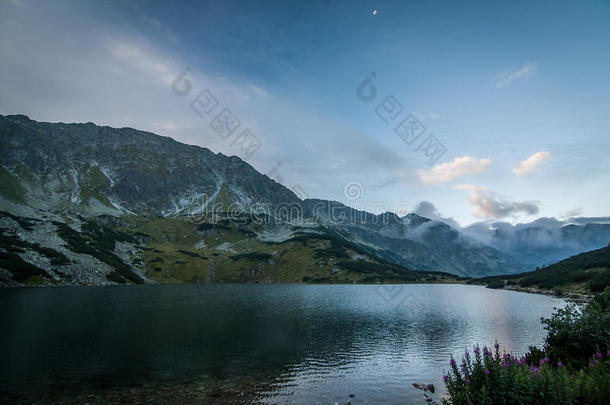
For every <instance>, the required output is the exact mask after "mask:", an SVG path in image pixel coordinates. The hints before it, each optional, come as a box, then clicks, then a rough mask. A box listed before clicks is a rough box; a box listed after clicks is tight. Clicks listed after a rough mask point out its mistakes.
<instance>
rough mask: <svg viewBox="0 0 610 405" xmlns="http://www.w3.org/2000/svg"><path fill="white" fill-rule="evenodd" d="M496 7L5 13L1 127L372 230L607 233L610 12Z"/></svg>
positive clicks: (24, 3)
mask: <svg viewBox="0 0 610 405" xmlns="http://www.w3.org/2000/svg"><path fill="white" fill-rule="evenodd" d="M458 3H459V4H458ZM491 3H492V2H487V1H481V2H454V1H446V2H441V1H433V0H421V1H396V2H394V1H379V2H376V1H333V0H327V1H303V2H296V1H289V2H287V1H277V2H273V1H264V2H263V1H226V0H225V1H217V2H206V1H196V2H186V1H185V2H179V3H170V2H161V1H158V2H156V1H141V2H139V1H102V2H86V1H48V2H38V1H32V0H2V1H0V55H1V63H0V114H4V115H6V114H25V115H28V116H30V118H32V119H36V120H41V121H51V122H59V121H63V122H87V121H92V122H94V123H96V124H99V125H110V126H113V127H123V126H129V127H134V128H137V129H142V130H149V131H152V132H155V133H157V134H160V135H166V136H171V137H173V138H175V139H177V140H179V141H181V142H185V143H189V144H196V145H200V146H204V147H208V148H210V149H211V150H212V151H214V152H222V153H224V154H226V155H238V156H240V157H242V158H244V160H246V161H248V163H250V164H252V165H253V166H254V167H255V168H256V169H257V170H259V171H260V172H262V173H269V174H270V176H271V177H274V178H275V179H276V180H278V181H280V182H281V183H283V184H284V185H286V186H287V187H291V188H293V190H295V191H296V192H297V194H299V195H300V196H301V197H304V196H309V197H312V198H326V199H335V200H338V201H341V202H344V203H347V204H349V205H352V206H355V207H358V208H365V209H368V210H370V211H379V210H391V211H395V212H397V213H399V214H404V213H405V212H407V211H409V210H411V209H413V208H414V207H415V206H416V205H417V204H418V203H419V202H421V201H430V202H431V203H432V204H425V205H423V206H421V207H420V209H422V211H423V210H427V211H426V212H432V211H434V212H436V214H438V215H442V216H443V217H447V218H453V219H455V220H457V221H458V222H459V223H461V224H469V223H472V222H475V221H481V220H489V221H494V220H502V221H508V222H513V223H514V222H524V221H531V220H533V219H535V218H538V217H543V216H554V217H558V218H566V217H569V216H589V217H594V216H605V215H608V214H610V212H609V210H608V201H609V199H610V159H609V156H610V80H609V79H608V72H610V40H609V39H610V3H609V2H608V1H607V0H604V1H599V2H587V1H584V2H565V3H563V2H532V1H524V2H520V1H515V2H505V3H504V4H500V5H499V4H491ZM493 3H495V2H493ZM375 9H376V10H377V13H376V14H375V15H374V14H373V10H375ZM187 67H189V70H188V71H187V72H186V73H187V74H186V76H185V77H186V79H187V81H188V83H190V87H189V86H188V85H187V83H186V81H185V80H183V77H184V76H181V77H178V78H177V76H178V75H180V74H181V72H183V71H185V69H186V68H187ZM373 72H374V77H373V78H372V80H371V81H370V82H369V83H363V81H364V80H365V79H366V78H367V77H369V78H370V77H371V76H370V75H371V73H373ZM173 82H175V86H174V87H172V83H173ZM185 86H187V87H185ZM359 86H360V90H358V89H359ZM204 90H208V92H207V93H205V95H204V96H201V92H202V91H204ZM373 90H374V92H373V93H372V91H373ZM207 95H211V96H212V97H213V99H210V98H205V97H207ZM198 97H199V98H198ZM202 97H203V98H202ZM194 100H197V101H198V102H199V104H197V103H195V104H194V106H195V107H198V108H199V112H200V113H201V115H199V114H198V113H197V112H196V111H195V110H194V109H193V108H192V106H191V104H192V102H193V101H194ZM205 100H214V104H215V103H216V102H217V106H216V108H215V109H214V110H212V111H211V112H210V113H209V114H207V115H206V114H205V113H202V107H201V106H202V105H203V104H202V102H203V101H205ZM208 106H211V104H208ZM225 108H227V109H229V110H230V111H231V112H232V114H233V115H234V117H235V118H237V119H238V120H239V122H240V126H239V128H237V129H236V130H235V132H234V133H232V134H231V135H229V136H228V137H226V138H223V137H221V136H219V134H218V133H216V132H215V131H214V130H213V129H212V128H211V126H210V123H211V121H212V120H213V119H214V118H215V117H216V116H217V115H218V114H219V113H220V112H221V111H222V110H224V109H225ZM414 118H415V119H416V120H417V121H414ZM404 120H406V121H404ZM401 124H404V125H402V126H401ZM407 125H409V126H408V128H409V130H408V131H406V130H404V128H407ZM397 128H398V130H397ZM401 128H402V130H401ZM245 129H248V130H250V131H251V133H252V134H254V136H256V138H257V139H258V140H260V142H261V146H260V148H258V149H257V150H256V151H255V152H254V153H253V154H252V155H249V156H248V150H244V148H242V147H240V145H239V143H237V144H236V143H234V141H235V140H236V139H237V138H238V136H239V134H240V133H241V132H242V131H243V130H245ZM401 131H402V132H401ZM431 136H434V137H433V138H432V137H431ZM431 145H432V146H431ZM242 146H243V145H242ZM250 151H251V150H250ZM435 151H436V152H437V153H433V152H435ZM441 152H444V153H441Z"/></svg>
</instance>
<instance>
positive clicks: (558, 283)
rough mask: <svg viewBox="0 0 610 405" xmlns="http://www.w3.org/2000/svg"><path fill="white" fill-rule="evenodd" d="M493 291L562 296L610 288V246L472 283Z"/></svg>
mask: <svg viewBox="0 0 610 405" xmlns="http://www.w3.org/2000/svg"><path fill="white" fill-rule="evenodd" d="M470 283H473V284H486V285H487V286H488V287H490V288H502V287H504V285H507V286H509V287H513V288H519V287H521V288H537V289H542V290H555V291H561V292H575V293H589V292H599V291H602V290H603V289H604V288H605V287H606V286H608V285H610V246H608V247H605V248H601V249H597V250H592V251H590V252H585V253H581V254H579V255H576V256H572V257H570V258H567V259H564V260H562V261H560V262H557V263H555V264H552V265H550V266H547V267H543V268H541V269H537V270H535V271H530V272H526V273H520V274H513V275H510V276H508V275H507V276H494V277H484V278H479V279H473V280H471V281H470Z"/></svg>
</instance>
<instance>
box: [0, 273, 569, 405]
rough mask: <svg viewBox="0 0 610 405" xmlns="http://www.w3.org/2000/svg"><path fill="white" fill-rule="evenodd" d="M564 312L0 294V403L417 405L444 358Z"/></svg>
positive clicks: (70, 291)
mask: <svg viewBox="0 0 610 405" xmlns="http://www.w3.org/2000/svg"><path fill="white" fill-rule="evenodd" d="M563 304H564V303H563V301H562V300H560V299H557V298H552V297H548V296H542V295H534V294H526V293H519V292H511V291H502V290H490V289H485V288H482V287H476V286H466V285H393V286H385V285H278V284H273V285H244V284H241V285H235V284H234V285H144V286H117V287H70V288H31V289H2V290H0V305H1V308H2V311H1V313H0V358H1V359H2V360H1V362H0V395H4V396H5V397H7V396H8V395H27V396H28V398H32V397H35V398H39V399H40V398H45V396H46V397H52V398H57V397H60V398H63V397H67V398H70V396H76V395H79V394H81V393H85V394H86V393H88V392H98V391H104V390H107V389H116V388H122V387H128V388H130V389H137V388H138V387H142V386H144V385H146V386H151V385H153V386H155V385H158V386H159V387H160V386H163V387H172V386H174V385H175V386H181V387H183V388H182V389H184V387H185V386H186V387H188V384H189V383H190V382H193V381H215V382H218V381H220V382H222V381H227V382H228V384H229V385H230V384H232V381H240V380H244V381H250V382H252V383H250V384H249V385H247V387H248V390H250V391H251V392H248V393H246V394H247V395H245V396H244V397H243V401H252V400H255V401H256V402H262V403H295V404H314V403H320V404H334V403H335V402H337V403H346V402H347V401H348V400H351V403H352V404H364V403H424V402H423V397H422V395H421V392H419V391H417V390H415V389H414V388H413V387H412V386H411V384H412V383H413V382H416V381H418V382H425V383H434V384H436V385H437V386H439V387H442V375H443V370H444V369H445V370H446V369H447V365H448V360H449V356H450V355H451V354H454V355H455V356H456V357H457V358H458V359H459V358H461V356H462V353H463V351H464V348H465V347H471V346H472V345H474V344H475V343H480V344H487V345H491V344H493V342H494V340H496V339H497V340H498V342H499V343H500V344H501V345H502V347H503V348H505V349H506V350H507V351H512V352H513V353H523V352H525V351H526V350H527V348H528V346H529V345H540V344H541V343H542V341H543V338H544V336H545V331H544V329H543V328H542V325H541V324H540V317H541V316H549V315H550V314H551V313H552V311H553V307H556V306H562V305H563ZM185 384H187V385H185ZM239 389H243V387H240V388H239ZM187 390H188V388H187ZM238 391H239V390H236V391H235V392H236V394H235V395H232V396H231V397H235V396H237V395H242V394H241V393H239V394H237V392H238ZM350 394H352V395H354V398H350V397H349V395H350ZM232 399H234V398H232Z"/></svg>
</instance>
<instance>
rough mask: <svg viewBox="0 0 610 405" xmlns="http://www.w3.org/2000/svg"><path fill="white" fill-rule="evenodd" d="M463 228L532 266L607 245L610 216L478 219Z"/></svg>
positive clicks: (472, 235) (481, 240)
mask: <svg viewBox="0 0 610 405" xmlns="http://www.w3.org/2000/svg"><path fill="white" fill-rule="evenodd" d="M462 231H463V233H464V234H466V235H468V236H470V237H472V238H474V239H477V240H478V241H480V242H481V243H485V244H487V245H489V246H492V247H494V248H495V249H497V250H499V251H501V252H504V253H506V254H509V255H511V256H513V257H516V258H518V260H519V261H520V262H521V263H523V264H524V265H527V266H529V267H530V268H533V267H536V266H543V265H547V264H551V263H554V262H557V261H558V260H561V259H563V258H566V257H569V256H572V255H575V254H578V253H581V252H586V251H589V250H593V249H599V248H601V247H604V246H607V245H608V243H610V218H571V219H569V220H566V221H559V220H557V219H555V218H539V219H537V220H535V221H533V222H530V223H525V224H517V225H512V224H509V223H506V222H497V223H492V224H481V223H479V224H474V225H471V226H469V227H467V228H464V229H463V230H462Z"/></svg>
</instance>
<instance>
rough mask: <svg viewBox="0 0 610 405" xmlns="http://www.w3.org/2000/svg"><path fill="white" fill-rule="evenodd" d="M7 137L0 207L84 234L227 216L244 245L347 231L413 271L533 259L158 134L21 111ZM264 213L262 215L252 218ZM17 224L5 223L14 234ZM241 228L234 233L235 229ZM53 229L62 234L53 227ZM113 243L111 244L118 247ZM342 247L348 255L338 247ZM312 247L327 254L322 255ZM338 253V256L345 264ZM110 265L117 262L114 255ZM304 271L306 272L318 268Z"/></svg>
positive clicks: (517, 267)
mask: <svg viewBox="0 0 610 405" xmlns="http://www.w3.org/2000/svg"><path fill="white" fill-rule="evenodd" d="M0 140H1V141H2V142H3V144H4V145H6V146H5V151H4V152H3V154H2V156H0V179H2V184H3V185H2V186H1V187H0V197H1V198H0V209H2V210H4V211H6V212H7V213H10V214H11V215H18V216H19V215H21V216H22V217H27V216H28V215H29V216H32V215H33V216H35V217H38V218H39V219H42V220H43V221H51V220H52V221H55V222H62V221H63V222H66V223H68V222H72V224H69V225H70V226H72V227H73V228H74V229H75V230H76V231H79V232H80V229H79V226H82V225H83V224H87V223H88V221H90V220H91V219H92V218H96V217H100V216H102V217H103V216H115V217H122V216H127V217H142V218H148V221H149V222H154V221H155V218H166V219H167V220H166V223H163V224H162V226H170V225H169V224H170V223H171V224H173V225H171V226H174V227H175V228H176V229H181V231H183V232H198V231H197V230H196V229H195V230H193V229H194V228H191V227H188V226H183V225H180V224H178V223H179V222H180V221H186V223H199V224H203V223H208V224H209V223H213V224H218V220H221V221H225V222H224V223H225V225H226V224H227V221H228V222H229V225H231V226H234V227H235V229H241V231H242V235H248V237H249V238H250V241H248V242H247V243H246V242H244V241H240V242H239V243H242V242H243V245H244V246H246V245H247V246H249V247H250V248H254V247H256V249H258V250H260V249H262V250H265V249H264V248H263V246H261V245H260V244H259V243H258V242H256V241H263V242H264V241H267V242H265V243H283V242H284V241H286V240H291V239H292V238H295V237H297V238H298V237H307V238H312V237H314V235H325V236H324V238H326V239H324V240H325V242H324V243H325V244H329V243H330V244H331V247H332V246H334V245H333V243H334V242H332V241H333V240H335V241H336V240H337V239H336V238H339V239H340V240H341V242H340V244H342V245H345V246H352V247H354V246H357V248H356V250H362V251H365V252H367V253H366V255H368V256H367V257H369V258H370V263H373V262H379V263H382V262H386V263H391V264H392V265H395V266H402V267H404V268H405V269H416V270H420V271H428V272H430V271H432V272H441V273H452V274H455V275H458V276H466V277H479V276H486V275H494V274H502V273H515V272H519V271H524V270H526V269H527V268H528V266H530V265H531V264H530V263H522V262H519V261H518V260H516V259H515V257H514V256H512V255H511V254H508V253H506V252H503V251H501V250H499V249H497V248H496V247H494V246H493V244H486V243H483V242H481V241H480V240H478V239H477V238H473V237H471V236H470V235H468V234H465V233H463V232H462V230H460V229H456V228H454V227H452V226H450V225H447V224H445V223H443V222H442V221H437V220H433V219H429V218H425V217H422V216H419V215H417V214H414V213H410V214H408V215H406V216H403V217H399V216H397V215H396V214H394V213H391V212H386V213H382V214H379V215H375V214H371V213H368V212H365V211H359V210H357V209H354V208H351V207H348V206H346V205H344V204H342V203H339V202H336V201H328V200H320V199H305V200H301V199H300V198H299V197H298V196H297V195H296V194H294V193H293V192H292V191H291V190H289V189H288V188H286V187H284V186H283V185H282V184H280V183H278V182H276V181H275V180H273V179H271V178H269V177H268V176H266V175H264V174H262V173H260V172H258V171H256V169H255V168H253V167H252V166H251V165H249V164H248V163H247V162H244V161H243V160H241V159H240V158H238V157H236V156H225V155H223V154H222V153H214V152H212V151H211V150H209V149H208V148H205V147H201V146H196V145H186V144H183V143H180V142H178V141H175V140H174V139H172V138H169V137H164V136H160V135H156V134H153V133H151V132H145V131H139V130H136V129H133V128H118V129H117V128H112V127H108V126H97V125H95V124H93V123H80V124H66V123H47V122H37V121H33V120H31V119H29V118H28V117H27V116H24V115H12V116H0ZM51 218H52V219H51ZM172 218H174V219H172ZM257 218H260V219H262V220H263V222H262V223H258V224H255V225H252V224H251V222H253V221H255V222H256V221H257V220H258V219H257ZM22 220H23V219H22ZM7 221H9V222H10V221H12V220H7ZM24 221H25V220H24ZM134 221H135V222H137V218H135V219H134ZM244 221H245V222H244ZM13 222H14V221H13ZM13 222H11V226H13V228H14V223H13ZM75 224H76V225H75ZM244 224H246V225H244ZM247 224H250V225H247ZM88 226H92V225H88ZM104 226H106V225H104ZM140 226H144V227H146V226H148V224H146V223H141V224H140ZM160 226H161V225H160ZM171 226H170V227H171ZM119 228H121V227H119ZM109 229H110V228H109ZM219 229H220V228H217V229H216V230H217V231H219ZM125 230H126V229H124V228H121V230H118V228H117V229H113V230H112V231H113V232H119V231H120V232H124V231H125ZM221 231H222V232H225V231H226V229H225V230H221ZM11 232H12V231H10V232H9V231H7V230H6V229H5V233H11ZM55 232H57V229H56V230H55ZM219 232H220V231H219ZM232 232H233V230H232V231H230V232H228V234H227V235H225V236H227V237H231V235H232ZM127 233H129V232H127ZM135 233H137V231H136V232H135ZM229 234H231V235H229ZM13 235H16V234H15V233H14V232H13ZM174 236H175V235H174ZM171 237H172V236H171V235H170V236H168V238H170V239H171ZM49 238H51V239H53V236H52V235H50V234H49ZM91 238H93V236H92V235H88V236H87V237H86V238H85V239H91ZM115 242H116V243H117V244H119V243H125V242H124V241H123V242H122V241H120V240H117V241H115ZM92 243H93V242H92ZM194 243H195V242H194ZM117 246H118V245H117ZM134 246H135V245H134ZM134 246H132V248H134ZM110 248H112V249H110ZM114 248H115V246H110V245H109V246H105V247H104V249H107V253H109V254H110V253H111V251H114V250H115V249H114ZM318 248H319V247H318ZM134 249H135V248H134ZM170 250H171V249H170ZM182 250H184V249H182ZM262 250H261V251H262ZM297 250H298V249H297ZM310 250H311V249H310ZM331 250H332V249H331ZM356 250H353V249H352V250H350V251H351V252H352V253H354V255H355V257H357V256H359V255H360V253H355V252H356ZM248 252H249V251H248V248H245V250H244V252H241V253H239V252H236V253H235V254H242V253H243V254H246V253H247V254H249V253H253V252H249V253H248ZM337 252H338V254H339V255H340V256H342V255H344V252H343V251H342V250H341V249H338V250H337ZM64 253H65V252H64ZM166 253H167V252H166ZM174 253H175V252H173V251H172V253H171V254H174ZM225 253H226V252H225ZM303 253H304V252H303ZM96 254H97V255H98V256H100V257H102V256H103V257H106V256H104V255H102V254H101V253H99V252H97V253H96ZM111 254H113V255H114V253H111ZM265 254H270V253H268V252H267V253H265ZM304 254H305V255H306V256H307V257H308V258H311V257H314V258H315V257H318V259H319V255H317V254H316V253H315V252H311V251H308V252H307V253H304ZM366 255H365V256H366ZM43 256H44V255H43ZM141 256H142V255H141ZM144 256H146V254H143V257H144ZM265 257H266V256H265ZM106 258H107V257H106ZM13 259H15V258H14V257H13ZM152 259H154V258H152ZM336 259H338V258H334V259H333V260H334V262H333V263H335V264H336V263H338V262H340V261H339V260H336ZM15 260H16V259H15ZM109 260H110V259H109ZM308 260H309V259H307V260H305V261H306V262H308ZM174 261H177V262H183V261H184V260H181V259H177V260H174ZM110 262H112V263H116V262H115V260H114V259H111V260H110ZM314 262H315V260H314V259H312V263H314ZM227 263H229V264H230V263H231V262H230V261H229V262H227ZM174 264H175V263H174ZM178 264H180V263H178ZM335 264H333V265H332V266H335ZM318 265H321V266H322V267H324V266H327V265H328V263H326V264H320V263H318ZM147 266H148V267H146V266H145V267H143V268H141V269H140V270H138V271H139V273H138V274H139V276H138V277H140V278H143V279H144V278H146V272H147V271H148V270H150V266H151V264H150V263H148V264H147ZM312 266H313V264H312ZM332 266H330V267H332ZM346 266H347V267H350V268H352V269H353V268H356V267H358V266H353V265H351V264H350V265H346ZM119 267H121V266H119ZM154 267H158V266H154ZM175 267H177V266H175ZM230 267H231V266H230V265H227V268H230ZM327 267H328V266H327ZM330 267H329V269H328V271H329V272H330V271H331V270H332V269H330ZM373 267H374V266H373ZM284 268H286V266H284ZM312 268H313V267H312ZM147 269H148V270H147ZM174 270H175V271H177V272H180V269H178V268H176V269H174ZM310 270H311V269H310ZM206 271H207V270H206ZM273 271H279V270H278V269H275V270H273ZM303 271H304V273H303V275H302V277H310V276H307V275H306V274H305V273H306V271H305V270H303ZM308 271H309V270H308ZM332 271H335V270H332ZM335 274H336V272H335ZM363 274H364V273H363ZM361 275H362V274H361ZM153 276H155V277H156V276H157V274H154V273H153ZM299 277H301V276H299ZM319 277H322V278H324V277H326V276H323V275H319ZM363 277H367V276H363ZM392 277H393V276H392ZM123 278H125V277H123ZM153 278H154V277H153ZM117 279H118V278H117ZM204 279H205V277H204ZM379 279H380V280H381V279H382V277H381V278H379ZM292 281H294V280H292ZM352 281H353V280H352Z"/></svg>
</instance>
